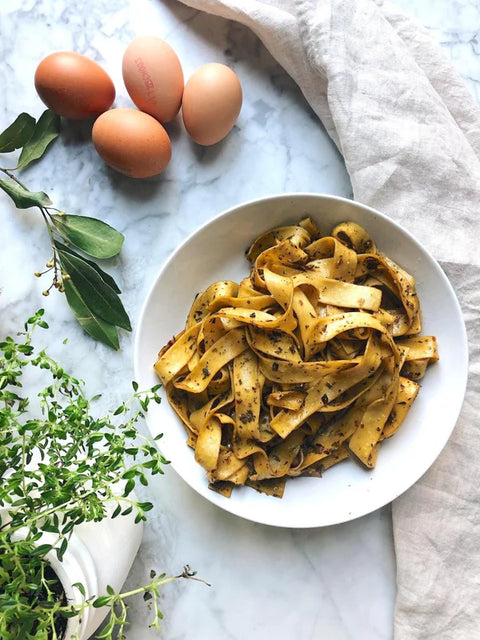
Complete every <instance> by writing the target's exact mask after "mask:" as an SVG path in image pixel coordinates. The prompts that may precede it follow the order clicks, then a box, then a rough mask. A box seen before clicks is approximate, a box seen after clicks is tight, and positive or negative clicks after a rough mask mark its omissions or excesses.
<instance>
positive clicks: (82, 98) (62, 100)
mask: <svg viewBox="0 0 480 640" xmlns="http://www.w3.org/2000/svg"><path fill="white" fill-rule="evenodd" d="M35 88H36V90H37V93H38V95H39V96H40V98H41V100H42V101H43V102H44V103H45V104H46V105H47V107H49V108H50V109H52V110H53V111H55V113H57V114H58V115H60V116H64V117H65V118H73V119H75V120H81V119H83V118H91V117H94V116H97V115H98V114H100V113H103V112H104V111H106V110H107V109H109V108H110V107H111V105H112V103H113V101H114V100H115V87H114V85H113V82H112V80H111V78H110V76H109V75H108V73H107V72H106V71H105V70H104V69H102V67H101V66H100V65H98V64H97V63H96V62H94V61H93V60H91V59H90V58H87V56H83V55H81V54H79V53H74V52H73V51H58V52H57V53H52V54H50V55H49V56H47V57H46V58H44V59H43V60H42V61H41V62H40V64H39V65H38V67H37V69H36V72H35Z"/></svg>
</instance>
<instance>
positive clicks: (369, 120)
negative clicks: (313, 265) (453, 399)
mask: <svg viewBox="0 0 480 640" xmlns="http://www.w3.org/2000/svg"><path fill="white" fill-rule="evenodd" d="M182 1H183V2H185V4H188V5H190V6H192V7H196V8H198V9H203V10H205V11H208V12H210V13H213V14H216V15H219V16H223V17H225V18H229V19H232V20H236V21H238V22H241V23H242V24H244V25H247V26H249V27H250V28H251V29H252V30H253V31H254V32H255V33H256V34H257V36H258V37H259V38H260V39H261V40H262V42H263V43H264V44H265V46H266V47H267V49H268V50H269V51H270V53H271V54H272V55H273V56H274V57H275V58H276V59H277V61H278V62H279V63H280V64H281V65H282V66H283V67H284V68H285V70H286V71H287V72H288V73H289V74H290V75H291V76H292V77H293V79H294V80H295V81H296V82H297V84H298V85H299V87H300V88H301V90H302V92H303V93H304V95H305V97H306V99H307V100H308V102H309V103H310V105H311V107H312V108H313V110H314V111H315V113H316V114H317V115H318V117H319V118H320V119H321V121H322V122H323V124H324V126H325V127H326V129H327V131H328V133H329V134H330V136H331V137H332V139H333V140H334V141H335V143H336V145H337V147H338V148H339V150H340V152H341V153H342V154H343V157H344V159H345V164H346V167H347V170H348V172H349V174H350V178H351V182H352V186H353V191H354V197H355V199H357V200H359V201H360V202H363V203H365V204H368V205H371V206H373V207H375V208H377V209H379V210H381V211H383V212H384V213H386V214H388V215H389V216H391V217H392V218H393V219H394V220H396V221H397V222H399V223H400V224H402V225H403V226H405V227H406V228H408V229H409V230H410V231H411V232H412V233H413V234H414V235H415V236H416V237H417V238H418V239H419V240H420V241H421V242H422V243H423V244H424V245H425V246H426V247H427V248H428V249H429V250H430V252H431V253H432V254H433V255H434V256H435V257H436V258H437V259H438V260H439V261H440V262H441V264H442V266H443V267H444V269H445V271H446V272H447V275H448V276H449V278H450V280H451V282H452V284H453V286H454V288H455V289H456V292H457V295H458V297H459V300H460V303H461V305H462V309H463V312H464V317H465V321H466V325H467V331H468V336H469V346H470V376H469V384H468V390H467V396H466V400H465V404H464V407H463V411H462V414H461V417H460V420H459V422H458V424H457V426H456V428H455V431H454V433H453V435H452V437H451V439H450V441H449V443H448V444H447V446H446V448H445V449H444V451H443V452H442V454H441V456H440V457H439V459H438V460H437V461H436V462H435V464H434V465H433V467H432V468H431V469H430V470H429V471H428V472H427V473H426V474H425V475H424V476H423V477H422V478H421V480H420V481H419V482H417V483H416V485H415V486H414V487H412V488H411V489H410V490H409V491H408V492H406V493H405V494H404V495H403V496H401V497H400V498H398V499H397V500H395V502H394V503H393V527H394V537H395V549H396V556H397V599H396V607H395V620H394V625H395V638H396V640H431V639H432V638H435V640H464V639H465V640H473V639H474V638H480V443H479V442H478V440H479V438H478V434H479V433H480V427H479V416H480V400H479V397H480V393H479V392H480V249H479V240H480V222H479V220H480V211H479V210H480V109H479V108H478V106H477V105H476V104H475V103H474V101H473V99H472V97H471V96H470V94H469V93H468V91H467V89H466V87H465V86H464V84H463V82H462V80H461V78H460V77H459V75H458V74H457V72H456V71H455V70H454V68H453V67H452V65H451V64H450V62H449V61H448V59H447V58H446V57H445V56H444V54H443V52H442V51H441V49H440V47H439V46H438V44H437V43H435V42H434V41H433V40H432V38H431V37H430V36H429V34H428V33H427V31H426V30H425V29H423V28H422V27H420V26H419V25H417V24H416V23H415V22H414V21H412V20H411V19H410V18H409V17H408V16H406V15H405V14H403V13H402V12H401V11H399V10H397V9H396V8H395V6H393V5H392V4H390V3H388V2H383V1H382V0H376V1H374V0H182ZM445 401H446V402H448V399H446V400H445Z"/></svg>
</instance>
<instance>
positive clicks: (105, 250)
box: [0, 109, 132, 349]
mask: <svg viewBox="0 0 480 640" xmlns="http://www.w3.org/2000/svg"><path fill="white" fill-rule="evenodd" d="M59 133H60V118H59V117H58V116H57V115H56V114H55V113H53V111H51V110H50V109H47V110H46V111H44V113H43V114H42V115H41V116H40V118H39V119H38V121H36V120H35V118H33V117H32V116H31V115H29V114H28V113H21V114H20V115H19V116H18V117H17V118H16V120H15V121H14V122H13V123H12V124H11V125H10V126H9V127H7V128H6V129H5V131H3V132H2V133H1V134H0V153H11V152H13V151H17V150H18V149H21V153H20V156H19V158H18V161H17V164H16V166H15V167H13V168H7V167H0V172H1V173H3V174H4V175H5V176H6V178H0V189H2V190H3V191H4V192H5V193H7V194H8V195H9V196H10V198H11V199H12V200H13V202H14V203H15V205H16V207H17V208H19V209H29V208H31V207H34V208H36V209H38V210H39V212H40V214H41V216H42V218H43V220H44V222H45V225H46V228H47V232H48V238H49V241H50V247H51V251H52V254H51V257H50V258H49V259H48V261H47V262H46V265H45V266H46V268H45V269H44V270H39V271H36V272H35V275H36V276H37V277H40V276H43V275H45V274H47V273H48V274H50V275H51V276H52V282H51V284H50V286H48V287H47V288H46V289H44V291H43V294H44V295H45V296H48V295H49V294H50V291H51V290H52V289H57V290H59V291H61V292H64V293H65V295H66V298H67V302H68V304H69V306H70V308H71V309H72V311H73V313H74V315H75V317H76V319H77V320H78V322H79V323H80V324H81V325H82V327H83V329H84V330H85V331H86V332H87V333H88V334H89V335H91V336H92V337H93V338H95V339H96V340H99V341H100V342H103V343H104V344H106V345H108V346H110V347H112V348H113V349H118V348H119V340H118V331H117V327H119V328H122V329H126V330H127V331H131V329H132V327H131V324H130V319H129V317H128V315H127V312H126V311H125V309H124V307H123V304H122V302H121V300H120V297H119V295H118V294H119V293H121V292H120V289H119V288H118V286H117V284H116V282H115V280H114V279H113V278H112V277H111V276H110V275H109V274H108V273H106V272H105V271H103V269H101V268H100V267H99V266H98V264H96V262H94V261H92V260H90V259H89V258H96V259H102V260H103V259H108V258H112V257H114V256H116V255H118V254H119V252H120V250H121V248H122V245H123V242H124V239H125V238H124V236H123V235H122V234H121V233H120V232H119V231H117V230H116V229H114V228H113V227H111V226H110V225H108V224H106V223H105V222H103V221H101V220H98V219H96V218H92V217H88V216H78V215H71V214H66V213H65V212H63V211H60V210H59V209H56V208H55V207H53V205H52V202H51V200H50V198H49V197H48V195H47V194H46V193H45V192H43V191H35V192H34V191H30V190H29V189H28V188H27V187H26V185H25V184H24V183H23V182H22V181H21V180H20V179H19V178H18V176H17V175H16V173H15V172H16V171H17V170H20V169H23V168H25V167H27V166H28V165H29V164H30V163H31V162H33V161H35V160H38V159H39V158H41V157H42V156H43V155H44V153H45V152H46V150H47V148H48V147H49V145H50V144H51V143H52V142H53V141H54V140H55V138H57V137H58V135H59ZM72 247H74V248H72ZM86 256H88V257H89V258H87V257H86Z"/></svg>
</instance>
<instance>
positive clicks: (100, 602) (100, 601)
mask: <svg viewBox="0 0 480 640" xmlns="http://www.w3.org/2000/svg"><path fill="white" fill-rule="evenodd" d="M111 599H112V597H111V596H100V598H97V599H96V600H94V601H93V602H92V607H95V609H99V608H100V607H105V606H106V605H107V604H110V601H111Z"/></svg>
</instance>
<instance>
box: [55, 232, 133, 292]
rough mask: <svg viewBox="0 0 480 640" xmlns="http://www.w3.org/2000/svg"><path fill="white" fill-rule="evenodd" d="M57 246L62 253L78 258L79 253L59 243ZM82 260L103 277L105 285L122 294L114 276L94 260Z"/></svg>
mask: <svg viewBox="0 0 480 640" xmlns="http://www.w3.org/2000/svg"><path fill="white" fill-rule="evenodd" d="M55 244H56V245H57V247H58V248H61V249H62V251H65V253H70V254H71V255H74V256H78V253H76V252H75V251H73V249H69V248H68V247H67V246H66V245H64V244H57V243H55ZM82 260H83V261H84V262H86V263H87V264H89V265H90V266H91V267H92V269H95V271H96V272H97V273H98V275H99V276H100V277H101V279H102V280H103V281H104V282H105V284H108V286H109V287H111V288H112V289H113V290H114V291H115V292H116V293H122V292H121V291H120V289H119V287H118V285H117V283H116V282H115V280H114V279H113V278H112V276H111V275H109V274H108V273H106V272H105V271H104V270H103V269H101V268H100V267H99V266H98V264H97V263H96V262H93V260H88V259H87V258H84V257H83V256H82Z"/></svg>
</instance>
